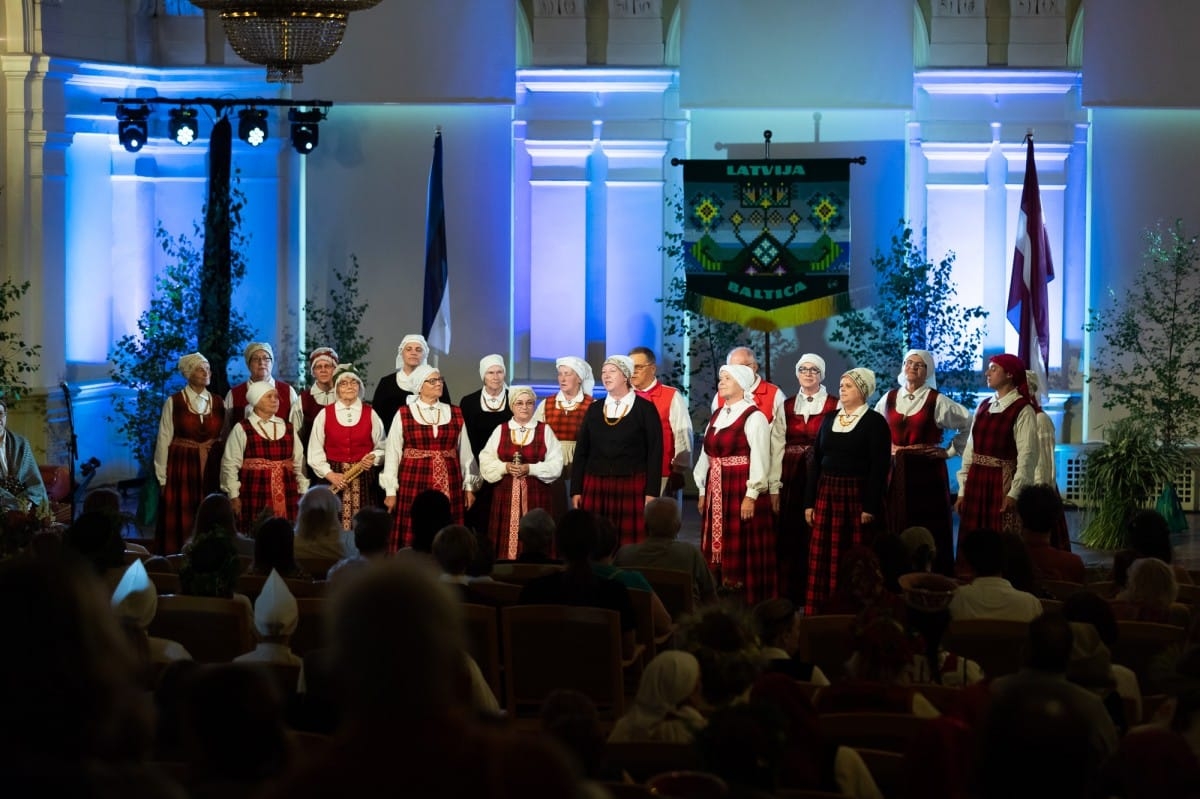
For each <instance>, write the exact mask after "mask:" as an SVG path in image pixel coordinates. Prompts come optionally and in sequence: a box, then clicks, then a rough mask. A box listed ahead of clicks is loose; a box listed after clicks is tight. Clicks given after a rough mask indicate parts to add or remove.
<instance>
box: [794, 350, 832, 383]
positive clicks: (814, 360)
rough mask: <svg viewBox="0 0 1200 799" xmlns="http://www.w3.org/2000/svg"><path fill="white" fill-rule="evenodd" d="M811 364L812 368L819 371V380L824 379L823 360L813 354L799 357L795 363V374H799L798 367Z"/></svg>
mask: <svg viewBox="0 0 1200 799" xmlns="http://www.w3.org/2000/svg"><path fill="white" fill-rule="evenodd" d="M805 363H811V364H812V365H813V366H815V367H817V368H818V369H820V370H821V379H822V380H824V379H825V359H824V358H822V357H821V356H820V355H817V354H816V353H814V352H806V353H804V354H803V355H801V356H800V360H798V361H796V373H797V374H799V372H800V365H801V364H805Z"/></svg>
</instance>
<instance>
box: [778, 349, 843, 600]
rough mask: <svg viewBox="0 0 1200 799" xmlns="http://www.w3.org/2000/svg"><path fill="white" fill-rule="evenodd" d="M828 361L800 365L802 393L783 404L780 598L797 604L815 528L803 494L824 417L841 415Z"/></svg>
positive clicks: (809, 359) (816, 358) (804, 360)
mask: <svg viewBox="0 0 1200 799" xmlns="http://www.w3.org/2000/svg"><path fill="white" fill-rule="evenodd" d="M824 377H825V359H824V358H822V357H821V356H820V355H816V354H814V353H811V352H810V353H805V354H804V355H801V356H800V360H799V361H797V362H796V381H797V382H798V383H799V385H800V390H799V392H798V393H797V394H796V396H795V397H793V398H791V399H788V400H785V401H784V403H783V420H784V436H785V440H784V449H783V459H782V460H783V464H782V473H781V483H782V484H781V485H780V489H779V519H778V521H777V527H778V530H779V538H778V542H777V543H778V546H777V547H776V551H777V555H778V557H779V592H780V595H781V596H786V597H788V598H789V599H791V600H792V601H793V602H796V603H797V604H799V603H800V602H803V601H804V586H805V583H806V582H807V575H808V544H809V541H810V540H811V538H812V528H811V527H809V526H808V522H806V521H805V520H804V489H805V484H806V481H807V479H808V469H809V464H810V462H811V460H812V454H811V453H812V445H813V444H814V443H816V440H817V432H818V431H819V430H820V429H821V422H823V421H824V420H825V417H826V416H828V415H829V414H831V413H834V412H835V411H837V405H838V401H837V397H836V396H833V395H831V394H830V393H829V392H828V391H826V390H825V386H824V384H822V382H821V381H822V380H823V379H824Z"/></svg>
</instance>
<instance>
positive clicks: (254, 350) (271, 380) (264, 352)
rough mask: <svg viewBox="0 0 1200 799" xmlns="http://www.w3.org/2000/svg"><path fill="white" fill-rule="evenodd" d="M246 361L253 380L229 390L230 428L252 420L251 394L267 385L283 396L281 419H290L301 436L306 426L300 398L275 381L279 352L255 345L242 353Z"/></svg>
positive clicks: (280, 407)
mask: <svg viewBox="0 0 1200 799" xmlns="http://www.w3.org/2000/svg"><path fill="white" fill-rule="evenodd" d="M242 357H243V358H245V359H246V368H247V369H249V370H250V377H249V378H248V379H247V380H246V382H245V383H239V384H238V385H236V386H234V387H233V388H231V389H229V393H228V394H226V395H225V411H226V413H225V424H226V426H227V427H229V428H232V427H233V426H234V425H236V424H237V423H238V422H240V421H241V420H242V419H248V418H249V417H250V415H251V411H253V409H254V403H252V402H250V401H249V399H248V396H247V392H248V391H249V390H250V386H252V385H254V384H255V383H265V384H266V386H267V388H273V389H275V390H276V391H278V392H279V411H278V412H277V415H278V416H279V418H281V419H286V420H287V421H288V422H290V423H291V424H292V426H293V427H295V428H296V431H297V432H299V431H300V428H301V427H303V426H304V409H303V408H302V407H301V404H300V395H299V394H297V393H296V389H295V388H293V387H292V386H291V385H290V384H288V383H285V382H283V381H282V380H276V379H275V376H274V370H275V350H274V349H273V348H272V347H271V345H270V344H268V343H267V342H265V341H252V342H250V343H249V344H247V345H246V349H245V350H243V351H242Z"/></svg>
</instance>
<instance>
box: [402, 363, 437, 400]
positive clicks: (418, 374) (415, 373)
mask: <svg viewBox="0 0 1200 799" xmlns="http://www.w3.org/2000/svg"><path fill="white" fill-rule="evenodd" d="M440 374H441V370H439V369H437V368H436V367H433V366H430V365H429V364H427V363H423V364H421V365H420V366H418V367H417V368H416V369H413V370H412V373H411V374H410V375H409V376H408V382H409V384H410V385H412V386H414V387H415V388H414V389H413V392H412V393H411V394H409V395H408V404H409V405H412V404H413V403H414V402H416V401H417V398H418V397H419V396H420V394H421V384H422V383H424V382H425V381H426V380H428V379H429V376H430V375H440Z"/></svg>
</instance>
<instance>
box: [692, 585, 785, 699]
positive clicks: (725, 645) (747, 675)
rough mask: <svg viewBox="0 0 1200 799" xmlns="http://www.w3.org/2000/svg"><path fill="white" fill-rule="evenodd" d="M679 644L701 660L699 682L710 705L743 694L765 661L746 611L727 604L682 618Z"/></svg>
mask: <svg viewBox="0 0 1200 799" xmlns="http://www.w3.org/2000/svg"><path fill="white" fill-rule="evenodd" d="M677 643H678V646H679V648H680V649H681V650H683V651H684V652H690V653H691V654H692V655H694V656H695V658H696V660H697V661H699V663H700V685H701V690H702V691H703V693H704V698H705V700H706V701H707V702H708V704H710V705H712V706H713V707H720V706H722V705H725V704H728V703H729V702H732V701H733V700H734V699H736V698H738V697H739V696H741V695H742V694H744V693H745V692H746V691H747V690H748V689H749V688H750V686H751V685H753V684H754V680H755V679H756V678H757V677H758V675H759V673H760V672H761V671H762V668H763V666H764V665H765V663H764V659H763V655H762V650H761V648H760V647H759V644H758V637H757V636H756V635H755V633H754V625H753V622H752V621H751V619H750V617H749V614H747V613H746V612H745V611H744V610H742V609H740V608H735V607H733V606H730V605H710V606H707V607H705V608H703V609H701V610H699V611H697V612H696V613H695V614H693V615H692V616H690V617H688V618H687V619H685V620H684V622H683V624H682V626H681V627H680V629H679V632H678V638H677Z"/></svg>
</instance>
